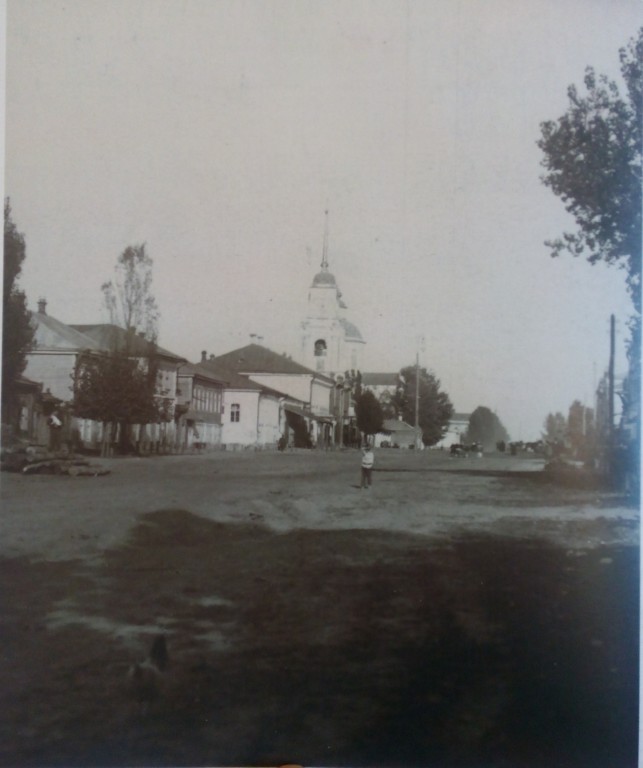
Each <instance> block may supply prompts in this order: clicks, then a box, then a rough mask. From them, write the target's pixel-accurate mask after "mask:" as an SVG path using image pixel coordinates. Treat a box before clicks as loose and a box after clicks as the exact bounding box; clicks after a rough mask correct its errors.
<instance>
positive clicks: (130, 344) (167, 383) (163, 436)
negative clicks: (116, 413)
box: [71, 323, 187, 450]
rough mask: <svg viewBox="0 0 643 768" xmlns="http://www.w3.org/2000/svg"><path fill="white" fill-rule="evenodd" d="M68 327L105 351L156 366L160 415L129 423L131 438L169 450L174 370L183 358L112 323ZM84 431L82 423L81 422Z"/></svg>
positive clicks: (172, 434)
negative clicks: (122, 353)
mask: <svg viewBox="0 0 643 768" xmlns="http://www.w3.org/2000/svg"><path fill="white" fill-rule="evenodd" d="M71 328H73V329H75V330H77V331H79V332H80V333H82V334H83V335H85V336H88V337H89V338H91V339H93V340H94V341H95V342H96V344H98V346H99V347H100V349H101V350H102V351H104V352H105V353H111V352H116V351H121V352H124V353H125V354H126V355H127V356H128V357H131V358H135V359H137V360H138V361H139V363H140V364H141V365H144V366H147V365H149V364H150V363H151V361H152V360H153V361H154V364H155V365H156V368H157V372H156V386H155V393H154V396H155V399H156V401H157V405H158V408H159V413H160V414H161V417H160V418H159V419H158V421H157V422H156V423H150V424H144V425H139V424H135V425H133V426H132V440H133V441H134V442H135V443H137V444H138V446H139V448H140V449H141V450H149V449H151V448H152V447H156V448H162V449H164V450H170V449H171V448H173V447H174V445H175V443H176V439H177V436H176V424H175V411H176V404H177V389H178V370H179V368H180V366H181V365H183V364H184V363H187V360H186V359H185V358H184V357H181V356H180V355H177V354H175V353H174V352H170V351H169V350H167V349H163V347H160V346H158V345H157V344H154V343H152V342H150V341H149V340H148V339H146V338H145V336H144V335H143V334H136V333H134V332H132V331H128V330H125V329H124V328H121V327H120V326H118V325H114V324H112V323H99V324H95V325H72V326H71ZM81 426H83V427H84V429H85V431H86V430H87V427H86V425H84V424H83V425H81Z"/></svg>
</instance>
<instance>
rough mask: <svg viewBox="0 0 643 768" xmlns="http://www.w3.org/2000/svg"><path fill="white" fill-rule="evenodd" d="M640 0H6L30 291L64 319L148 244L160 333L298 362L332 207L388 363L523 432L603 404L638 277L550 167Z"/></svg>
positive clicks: (12, 138) (219, 349)
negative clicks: (565, 195)
mask: <svg viewBox="0 0 643 768" xmlns="http://www.w3.org/2000/svg"><path fill="white" fill-rule="evenodd" d="M642 19H643V17H642V15H641V6H640V2H639V0H529V2H521V3H518V2H516V0H485V1H484V2H481V0H406V2H404V1H403V0H368V1H367V0H350V1H348V0H342V1H341V2H340V1H338V0H323V2H322V1H321V0H314V1H313V0H252V1H247V0H231V1H230V0H217V2H210V0H92V1H91V2H89V1H88V0H38V1H37V2H34V1H33V0H8V1H7V24H6V40H5V45H6V91H5V174H4V176H5V178H4V193H5V195H6V196H9V197H10V199H11V207H12V215H13V219H14V221H15V223H16V225H17V227H18V229H19V230H20V231H21V232H23V233H24V235H25V239H26V244H27V258H26V261H25V264H24V269H23V273H22V276H21V281H20V285H21V287H22V288H23V289H24V290H25V292H26V294H27V298H28V302H29V305H30V307H31V308H32V309H34V310H35V309H36V303H37V301H38V299H39V298H40V297H45V298H46V299H47V302H48V304H47V311H48V313H49V314H50V315H52V316H54V317H55V318H57V319H59V320H61V321H63V322H65V323H70V324H74V323H95V322H107V321H108V319H109V318H108V316H107V313H106V310H105V309H104V307H103V304H102V294H101V290H100V286H101V284H102V283H103V282H105V281H107V280H109V279H111V278H112V277H113V276H114V266H115V264H116V260H117V258H118V256H119V254H120V253H121V252H122V251H123V250H124V248H125V247H127V246H128V245H132V244H138V243H143V242H144V243H146V247H147V251H148V253H149V255H150V256H151V257H152V259H153V261H154V267H153V274H154V280H153V285H152V290H153V293H154V295H155V297H156V300H157V304H158V306H159V309H160V313H161V319H160V325H159V343H160V344H161V345H162V346H163V347H165V348H167V349H170V350H172V351H173V352H176V353H178V354H181V355H183V356H185V357H186V358H187V359H188V360H190V361H192V362H195V361H197V360H198V359H199V358H200V353H201V350H207V352H208V353H212V354H215V355H216V354H222V353H224V352H227V351H230V350H231V349H234V348H236V347H239V346H243V345H245V344H246V343H249V341H250V340H251V337H250V334H253V333H254V334H258V335H260V336H263V343H264V344H265V345H266V346H268V347H270V348H272V349H274V350H275V351H277V352H287V353H290V354H292V355H293V356H295V357H296V356H297V353H298V351H299V343H300V342H299V339H300V336H299V334H300V322H301V320H302V319H303V318H304V316H305V312H306V297H307V293H308V288H309V286H310V283H311V281H312V278H313V276H314V274H315V272H317V271H318V269H319V264H320V261H321V256H322V245H323V236H324V211H325V210H328V211H329V214H328V222H329V251H328V258H329V264H330V270H331V271H332V272H333V274H334V275H335V277H336V279H337V282H338V284H339V287H340V289H341V290H342V293H343V298H344V300H345V302H346V304H347V305H348V307H349V314H348V317H349V319H351V320H352V321H353V322H355V324H356V325H357V326H358V327H359V329H360V331H361V333H362V335H363V337H364V339H365V340H366V342H367V344H366V362H365V365H364V369H365V370H366V371H395V370H399V369H400V368H401V367H402V366H405V365H409V364H412V363H414V362H415V359H416V354H419V356H420V363H421V364H422V365H424V366H426V367H427V368H428V369H429V370H431V371H432V372H434V373H435V375H436V376H437V377H438V378H439V379H440V381H441V383H442V386H443V388H444V389H445V390H446V391H447V392H448V394H449V396H450V398H451V401H452V402H453V404H454V406H455V408H456V410H457V411H459V412H471V411H472V410H473V409H474V408H476V407H477V406H479V405H484V406H487V407H489V408H491V409H492V410H494V411H496V413H497V414H498V416H499V418H500V419H501V421H502V422H503V424H504V425H505V426H506V427H507V429H508V430H509V433H510V435H511V437H512V438H513V439H536V438H538V437H539V436H540V433H541V431H542V427H543V422H544V420H545V417H546V415H547V414H548V413H549V412H554V411H562V412H563V413H567V410H568V408H569V406H570V404H571V403H572V401H573V400H575V399H579V400H581V401H583V402H584V403H585V404H587V405H589V406H592V405H593V398H594V394H593V393H594V390H595V386H596V383H597V381H598V379H599V377H600V376H601V375H602V373H603V371H604V370H605V368H606V366H607V363H608V356H609V317H610V314H611V313H614V314H615V315H616V318H617V325H616V327H617V356H616V367H617V373H619V372H620V373H623V372H624V371H625V369H626V359H625V354H624V343H625V340H626V337H627V328H626V322H627V318H628V316H629V315H630V314H631V305H630V301H629V299H628V296H627V292H626V290H625V279H624V277H625V276H624V273H623V272H622V271H619V270H618V269H614V268H607V267H605V266H603V265H596V266H590V265H589V264H588V263H587V262H585V261H583V260H581V259H574V258H572V257H571V256H569V257H564V258H560V259H552V258H551V257H550V255H549V252H548V250H547V248H546V246H545V245H544V241H545V240H547V239H550V238H555V237H557V236H559V235H560V234H561V233H562V232H563V231H573V230H574V223H573V221H572V220H571V218H570V217H569V216H568V215H567V214H566V213H565V210H564V207H563V204H562V202H561V201H560V200H559V199H558V198H556V197H555V196H554V195H553V193H552V192H551V191H550V190H548V189H547V188H546V187H545V186H544V185H543V184H542V183H541V181H540V176H541V174H542V172H543V169H542V167H541V165H540V162H541V159H542V157H541V152H540V150H539V149H538V147H537V146H536V141H537V140H538V138H539V135H540V129H539V125H540V123H541V122H542V121H544V120H549V119H556V118H557V117H559V116H560V115H561V114H562V113H563V112H564V111H565V109H566V107H567V96H566V91H567V87H568V85H570V84H571V83H577V84H579V85H581V84H582V78H583V73H584V70H585V67H586V66H587V65H592V66H594V67H595V69H596V70H597V71H599V72H604V73H606V74H608V75H609V76H611V77H613V78H614V79H616V80H617V82H619V83H620V82H621V81H620V72H619V67H618V49H619V48H620V47H622V46H624V45H625V44H626V43H627V41H628V40H629V39H630V38H631V37H633V36H634V35H635V34H636V31H637V29H638V27H639V26H640V25H641V23H642Z"/></svg>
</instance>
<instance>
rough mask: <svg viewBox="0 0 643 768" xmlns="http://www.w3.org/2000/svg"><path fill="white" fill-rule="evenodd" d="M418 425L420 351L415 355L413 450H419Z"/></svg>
mask: <svg viewBox="0 0 643 768" xmlns="http://www.w3.org/2000/svg"><path fill="white" fill-rule="evenodd" d="M419 423H420V351H419V350H418V351H417V352H416V353H415V448H416V450H419V448H420V436H419V434H418V425H419Z"/></svg>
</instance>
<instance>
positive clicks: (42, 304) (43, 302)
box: [38, 296, 47, 315]
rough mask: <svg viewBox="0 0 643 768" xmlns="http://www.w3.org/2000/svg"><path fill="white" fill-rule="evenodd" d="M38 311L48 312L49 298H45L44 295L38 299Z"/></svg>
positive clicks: (43, 313)
mask: <svg viewBox="0 0 643 768" xmlns="http://www.w3.org/2000/svg"><path fill="white" fill-rule="evenodd" d="M38 312H39V313H40V314H41V315H46V314H47V299H45V298H43V297H42V296H41V297H40V298H39V299H38Z"/></svg>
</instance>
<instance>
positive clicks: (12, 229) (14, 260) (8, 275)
mask: <svg viewBox="0 0 643 768" xmlns="http://www.w3.org/2000/svg"><path fill="white" fill-rule="evenodd" d="M25 256H26V246H25V238H24V235H23V234H22V233H20V232H18V229H17V227H16V225H15V223H14V221H13V219H12V218H11V205H10V202H9V198H6V199H5V203H4V264H3V274H4V283H3V289H2V309H3V313H2V385H3V386H2V401H3V403H4V404H7V405H8V404H10V403H12V402H13V400H14V399H15V388H14V382H15V380H16V378H17V377H18V376H19V375H20V374H21V373H22V372H23V371H24V369H25V365H26V362H27V359H26V354H27V352H28V350H29V348H30V346H31V344H32V342H33V336H34V329H33V327H32V326H31V322H30V314H29V310H28V309H27V299H26V296H25V294H24V292H23V291H21V290H20V289H19V288H18V286H17V281H18V278H19V276H20V272H21V270H22V264H23V262H24V260H25Z"/></svg>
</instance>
